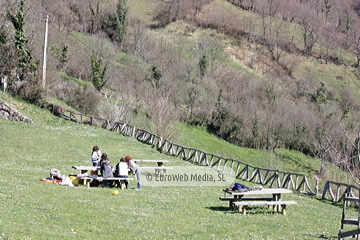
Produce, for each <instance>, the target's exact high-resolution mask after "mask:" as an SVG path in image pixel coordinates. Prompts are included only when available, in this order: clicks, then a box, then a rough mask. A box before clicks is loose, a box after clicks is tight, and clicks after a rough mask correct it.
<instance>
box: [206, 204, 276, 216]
mask: <svg viewBox="0 0 360 240" xmlns="http://www.w3.org/2000/svg"><path fill="white" fill-rule="evenodd" d="M205 208H207V209H210V210H212V211H218V212H224V213H225V214H240V215H242V214H241V213H240V212H239V210H237V209H234V210H232V209H230V208H229V207H224V206H218V207H205ZM255 214H281V215H282V213H279V212H276V211H274V210H272V209H266V208H263V207H256V206H255V207H252V208H250V209H248V211H247V212H246V215H255Z"/></svg>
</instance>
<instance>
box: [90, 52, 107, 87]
mask: <svg viewBox="0 0 360 240" xmlns="http://www.w3.org/2000/svg"><path fill="white" fill-rule="evenodd" d="M101 68H102V59H101V58H99V59H98V58H97V57H96V55H95V53H93V54H92V56H91V70H92V77H91V81H92V84H93V85H94V87H95V88H96V89H97V90H98V91H101V89H102V88H103V87H104V85H105V83H106V80H105V74H106V69H107V64H105V66H104V68H103V70H101Z"/></svg>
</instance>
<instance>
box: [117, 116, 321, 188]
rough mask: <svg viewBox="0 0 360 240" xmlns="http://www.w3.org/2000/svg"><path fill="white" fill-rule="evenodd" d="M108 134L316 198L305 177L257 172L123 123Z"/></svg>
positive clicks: (279, 172)
mask: <svg viewBox="0 0 360 240" xmlns="http://www.w3.org/2000/svg"><path fill="white" fill-rule="evenodd" d="M111 130H112V131H120V132H122V133H123V134H125V135H128V136H133V137H136V139H137V140H139V141H141V142H143V143H146V144H150V145H153V146H154V147H156V148H157V149H158V150H159V151H161V152H163V153H165V154H168V155H171V156H176V157H180V158H183V159H184V160H187V161H191V162H193V163H196V164H198V165H203V166H209V167H212V168H216V169H217V170H220V171H222V172H223V173H226V174H229V175H234V176H235V177H236V178H238V179H242V180H245V181H249V182H255V183H259V184H261V185H268V186H270V187H279V188H287V189H291V190H294V191H303V192H307V193H310V194H315V193H314V191H313V190H312V189H311V187H310V185H309V182H308V180H307V178H306V176H305V175H304V174H299V173H292V172H284V171H279V170H276V169H267V168H260V167H256V166H252V165H250V164H247V163H245V162H241V161H239V160H235V159H225V158H222V157H220V156H217V155H214V154H212V153H207V152H204V151H202V150H198V149H195V148H189V147H185V146H181V145H179V144H176V143H173V142H171V141H169V140H166V139H163V138H162V137H160V136H158V135H156V134H153V133H150V132H148V131H146V130H143V129H140V128H135V127H132V126H130V125H128V124H125V123H119V122H117V123H115V125H114V127H113V128H112V129H111Z"/></svg>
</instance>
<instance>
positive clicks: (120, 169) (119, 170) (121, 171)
mask: <svg viewBox="0 0 360 240" xmlns="http://www.w3.org/2000/svg"><path fill="white" fill-rule="evenodd" d="M115 168H116V169H115V177H120V178H128V177H129V175H128V165H127V163H126V161H125V158H121V159H120V162H119V163H118V164H117V165H116V167H115ZM124 182H125V187H126V188H129V182H128V181H127V180H124ZM116 183H117V185H118V187H120V181H117V182H116Z"/></svg>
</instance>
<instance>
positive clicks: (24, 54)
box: [6, 0, 42, 103]
mask: <svg viewBox="0 0 360 240" xmlns="http://www.w3.org/2000/svg"><path fill="white" fill-rule="evenodd" d="M25 12H26V11H25V0H21V1H20V7H19V11H18V12H17V14H16V15H13V14H11V13H10V12H9V11H7V12H6V14H7V17H8V18H9V19H10V21H11V23H12V24H13V26H14V29H15V41H14V44H15V48H16V53H15V57H14V59H13V60H14V61H15V62H16V63H17V68H16V69H14V70H16V76H15V78H14V79H11V78H10V79H9V80H10V81H9V89H10V91H11V92H13V93H14V94H16V95H19V96H20V97H22V98H24V99H25V100H27V101H29V102H33V103H41V100H42V89H41V82H40V81H39V79H38V78H37V75H38V73H37V68H38V67H39V61H32V56H31V52H30V49H29V47H28V39H27V37H26V35H25Z"/></svg>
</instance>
